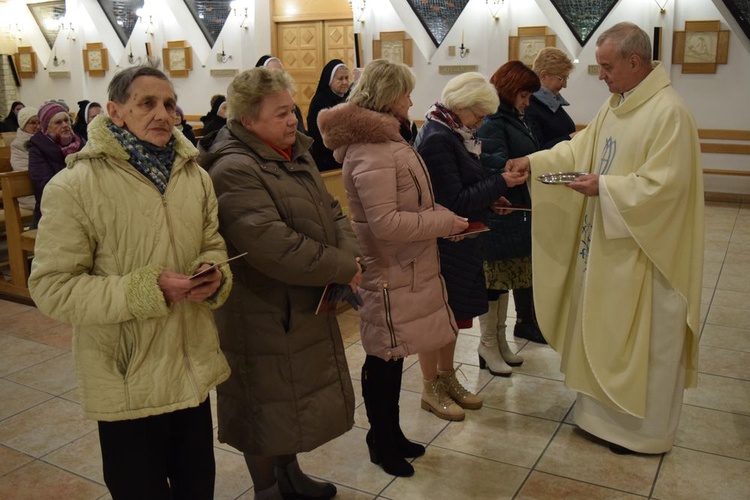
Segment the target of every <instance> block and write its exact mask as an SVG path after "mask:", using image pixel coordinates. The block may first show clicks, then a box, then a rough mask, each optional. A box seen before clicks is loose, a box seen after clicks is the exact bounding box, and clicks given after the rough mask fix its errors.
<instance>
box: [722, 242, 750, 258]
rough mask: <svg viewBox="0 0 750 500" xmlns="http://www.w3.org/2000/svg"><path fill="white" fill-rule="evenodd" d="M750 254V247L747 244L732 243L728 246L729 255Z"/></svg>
mask: <svg viewBox="0 0 750 500" xmlns="http://www.w3.org/2000/svg"><path fill="white" fill-rule="evenodd" d="M748 252H750V245H748V244H747V243H745V242H739V241H730V242H729V245H728V246H727V255H729V254H730V253H744V254H746V253H748Z"/></svg>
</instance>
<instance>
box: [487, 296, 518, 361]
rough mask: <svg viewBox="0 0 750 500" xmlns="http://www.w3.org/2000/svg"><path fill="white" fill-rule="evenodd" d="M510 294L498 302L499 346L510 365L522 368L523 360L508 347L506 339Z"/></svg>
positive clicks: (501, 297)
mask: <svg viewBox="0 0 750 500" xmlns="http://www.w3.org/2000/svg"><path fill="white" fill-rule="evenodd" d="M509 294H510V292H509V293H503V294H501V295H500V300H498V301H497V345H498V347H499V348H500V354H501V355H502V357H503V359H504V360H505V362H506V363H508V365H510V366H521V364H522V363H523V358H522V357H521V356H519V355H518V354H516V353H514V352H513V350H512V349H511V348H510V346H509V345H508V339H507V338H506V337H505V328H506V327H505V320H506V318H507V317H508V300H509V297H508V295H509ZM490 303H491V302H490Z"/></svg>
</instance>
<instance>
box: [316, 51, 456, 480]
mask: <svg viewBox="0 0 750 500" xmlns="http://www.w3.org/2000/svg"><path fill="white" fill-rule="evenodd" d="M413 89H414V75H413V74H412V72H411V70H410V69H409V68H408V67H407V66H404V65H403V64H394V63H392V62H389V61H386V60H384V59H377V60H375V61H373V62H371V63H370V64H368V65H367V66H366V67H365V69H364V72H363V73H362V76H361V77H360V79H359V82H358V83H357V86H356V87H355V88H354V90H353V91H352V94H351V96H350V97H349V101H348V102H347V103H344V104H340V105H339V106H336V107H334V108H331V109H329V110H325V111H321V113H320V118H319V119H318V124H319V125H320V131H321V133H322V136H323V140H324V141H325V144H326V147H328V148H330V149H331V150H332V151H333V154H334V157H335V158H336V160H337V161H339V162H340V163H342V165H343V172H342V173H343V179H344V187H345V188H346V195H347V198H348V199H349V207H350V210H351V218H352V225H353V227H354V232H355V233H356V235H357V238H358V240H359V245H360V248H361V250H362V253H363V254H364V260H365V264H366V265H365V271H364V273H363V275H362V282H361V283H360V294H361V295H362V298H363V299H364V306H362V308H361V311H360V319H361V326H360V329H361V334H362V345H363V347H364V349H365V352H366V353H367V357H366V359H365V364H364V366H363V367H362V396H363V397H364V400H365V407H366V408H367V417H368V419H369V421H370V432H368V433H367V446H368V448H369V450H370V460H371V461H372V462H373V463H377V464H379V465H381V466H382V467H383V470H384V471H385V472H387V473H389V474H392V475H394V476H411V475H412V474H414V468H413V467H412V465H411V464H410V463H409V462H407V461H406V460H405V459H406V458H414V457H418V456H420V455H422V454H424V452H425V449H424V446H422V445H420V444H417V443H413V442H411V441H409V440H407V439H406V437H404V434H403V432H402V431H401V428H400V426H399V406H398V401H399V394H400V390H401V371H402V369H403V363H404V358H405V357H406V356H408V355H409V354H417V353H421V352H430V351H435V350H436V349H439V348H441V347H442V346H444V345H446V344H449V343H451V342H453V341H454V340H455V339H456V334H457V333H458V329H457V327H456V322H455V321H454V319H453V314H452V313H451V310H450V307H449V306H448V301H447V293H446V290H445V286H444V285H443V279H442V277H441V276H440V263H439V258H438V250H437V242H436V239H437V238H439V237H441V236H449V235H452V234H457V233H460V232H461V231H463V230H464V229H465V228H466V227H467V226H468V222H466V219H465V218H463V217H461V216H458V215H456V214H454V213H453V212H451V211H449V210H447V209H446V208H444V207H442V206H440V205H438V204H437V203H435V199H434V197H433V195H432V188H431V186H430V177H429V173H428V171H427V168H426V166H425V164H424V162H423V161H422V159H421V158H420V157H419V155H418V154H417V152H416V151H415V150H414V149H413V148H412V147H411V146H410V145H409V143H408V142H407V140H406V139H405V137H408V134H409V125H408V124H409V108H410V107H411V104H412V103H411V97H410V94H411V92H412V90H413ZM440 390H441V383H440V381H439V380H438V379H437V378H436V379H435V380H432V381H426V382H425V391H426V392H429V393H430V394H431V397H432V398H433V399H434V400H437V398H438V391H440Z"/></svg>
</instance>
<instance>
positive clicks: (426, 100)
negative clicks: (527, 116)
mask: <svg viewBox="0 0 750 500" xmlns="http://www.w3.org/2000/svg"><path fill="white" fill-rule="evenodd" d="M26 1H27V0H10V2H8V3H7V4H5V7H6V9H5V10H6V12H7V11H8V8H10V12H11V14H10V16H11V19H12V20H13V22H19V24H20V25H21V28H22V31H23V33H24V39H23V41H22V42H21V44H22V45H27V44H32V45H33V46H34V49H35V51H36V52H37V54H38V55H39V56H40V58H41V61H42V65H41V66H45V67H46V69H42V67H41V66H40V68H39V73H38V74H37V76H36V78H35V79H33V80H24V82H23V86H22V88H21V89H20V98H21V100H22V101H24V102H25V103H26V104H38V103H40V102H41V101H43V100H45V99H50V98H63V99H65V100H66V101H67V102H68V103H70V104H71V105H75V102H76V101H78V100H79V99H82V98H87V99H90V100H99V101H105V100H106V84H107V82H108V81H109V78H111V76H112V75H113V74H114V72H115V71H117V69H118V66H119V67H125V66H128V65H129V63H128V61H127V56H128V49H127V47H123V46H122V44H121V43H120V41H119V39H118V38H117V36H116V34H115V32H114V30H113V29H112V28H111V26H110V25H109V22H108V21H107V20H106V18H105V16H104V14H103V13H102V12H101V10H100V9H99V6H98V4H97V2H96V1H95V0H68V2H67V5H68V10H69V11H71V12H75V13H76V17H77V18H78V19H80V21H79V22H78V27H77V28H76V30H77V36H76V40H75V41H72V40H70V39H65V38H64V37H58V40H57V42H56V44H55V49H56V54H57V56H58V59H65V61H66V63H65V65H64V67H61V66H58V67H56V68H55V67H53V66H52V58H53V56H54V54H55V51H54V50H53V51H50V50H49V47H48V46H47V44H46V42H45V41H44V39H43V37H42V35H41V33H40V32H39V30H38V29H37V28H36V26H35V24H34V22H33V18H32V17H31V15H30V14H28V9H27V8H26V6H25V5H24V4H25V3H26ZM355 3H356V2H355ZM146 4H147V7H148V8H154V9H155V11H156V12H157V15H156V16H155V19H156V21H155V30H154V35H149V34H146V33H145V30H144V29H143V26H141V25H138V26H136V28H135V30H134V31H133V35H132V37H131V41H130V46H131V47H132V50H133V53H134V55H135V56H136V57H139V56H143V55H144V52H145V49H144V43H145V42H146V41H150V42H151V44H152V47H153V48H154V50H155V54H156V55H158V56H159V57H160V56H161V47H163V46H164V45H166V42H167V41H172V40H187V41H188V42H189V44H190V45H191V46H193V51H194V52H193V68H194V69H193V71H192V72H191V73H190V76H189V77H188V78H186V79H174V83H175V88H176V91H177V93H178V96H179V103H180V105H181V106H182V107H183V109H184V110H185V112H186V113H188V114H203V113H205V112H206V111H207V110H208V101H209V98H210V96H211V95H213V94H215V93H224V92H225V91H226V87H227V85H228V84H229V82H230V81H231V78H229V77H223V78H218V77H211V76H210V70H211V69H228V68H232V69H239V70H243V69H246V68H250V67H252V66H253V65H254V64H255V61H256V60H257V58H258V57H260V56H261V55H263V54H265V53H268V51H269V50H270V46H271V40H270V36H271V20H270V6H269V1H267V0H266V1H263V0H257V1H254V0H248V4H249V5H250V8H249V10H248V12H249V18H248V23H247V24H248V25H249V29H247V30H244V29H242V28H240V27H239V23H240V21H241V18H237V17H234V16H232V15H231V14H230V17H229V19H228V21H227V23H226V25H225V26H224V29H223V31H222V32H221V35H220V36H219V39H218V41H217V43H216V45H215V47H214V48H213V49H212V48H210V47H208V44H207V43H206V42H205V39H204V37H203V35H202V34H201V33H200V30H199V29H198V27H197V25H196V24H195V22H194V21H193V19H192V16H191V15H190V13H189V12H188V10H187V8H186V7H185V6H184V2H182V1H181V0H164V1H158V0H146ZM666 8H667V12H666V13H664V14H662V13H660V12H659V8H658V6H657V5H656V2H654V0H620V1H619V2H618V3H617V4H616V6H615V7H614V8H613V9H612V11H611V12H610V13H609V15H608V17H607V19H605V21H604V23H603V24H602V26H600V28H599V30H598V31H597V32H596V33H594V34H593V35H592V37H591V38H590V39H589V41H588V43H587V44H586V46H585V47H581V46H580V45H579V44H578V42H577V41H576V39H575V38H574V37H573V35H572V34H571V33H570V30H569V29H568V28H567V26H566V25H565V23H564V22H563V20H562V18H561V17H560V15H559V14H558V13H557V11H556V10H555V8H554V7H553V6H552V3H551V2H550V0H505V1H504V2H503V4H502V6H501V9H500V20H499V21H495V20H494V19H493V18H492V17H491V15H490V12H489V11H488V9H487V6H486V3H485V0H471V1H470V2H469V4H468V5H467V7H466V9H465V10H464V12H463V13H462V15H461V17H460V18H459V19H458V20H457V22H456V24H455V25H454V26H453V29H452V30H451V31H450V32H449V33H448V35H447V37H446V39H445V41H444V42H443V44H442V45H441V46H440V47H435V46H434V44H432V42H431V41H430V40H429V37H427V35H426V34H425V32H424V29H423V27H422V26H421V24H420V23H419V21H418V20H417V19H416V16H415V15H414V14H413V13H412V12H411V11H410V10H409V9H408V5H407V4H406V0H369V1H368V2H367V8H366V10H365V12H364V16H363V20H364V21H365V22H364V23H357V22H355V31H358V32H359V33H360V35H361V43H362V47H363V50H364V55H365V61H370V60H371V59H372V40H373V39H376V38H379V33H380V32H381V31H406V32H407V34H408V35H409V36H410V37H411V38H413V39H414V40H415V50H414V65H413V69H414V71H415V73H416V74H417V87H416V89H415V92H414V93H413V95H412V99H413V101H414V107H413V108H412V113H411V114H412V117H413V118H421V117H422V116H423V115H424V112H425V111H426V110H427V108H428V107H429V106H430V105H431V104H432V103H433V102H435V101H436V100H437V99H438V98H439V97H440V93H441V91H442V88H443V86H444V85H445V83H446V82H447V81H448V80H449V79H450V76H445V75H440V74H439V73H438V66H440V65H457V64H458V65H464V64H465V65H477V66H478V67H479V71H480V72H482V73H484V74H485V75H487V76H490V75H491V74H492V73H493V72H494V71H495V69H497V68H498V67H499V66H500V65H501V64H503V63H504V62H506V61H507V59H508V36H509V35H516V34H517V30H518V27H519V26H538V25H546V26H548V27H549V28H550V29H551V31H552V32H554V33H555V34H556V35H557V39H558V47H560V48H563V49H565V50H567V51H568V52H569V53H570V54H571V56H572V57H574V58H578V59H579V64H578V67H577V68H576V69H575V70H574V71H573V73H572V74H571V77H570V80H569V82H568V88H567V89H566V90H565V91H564V95H565V97H566V98H567V99H568V101H570V102H571V106H570V108H569V112H570V114H571V116H573V118H574V120H575V121H576V122H577V123H586V122H588V120H590V119H591V118H592V117H593V115H594V114H595V113H596V110H597V109H598V108H599V106H600V105H601V104H602V103H603V102H604V100H605V99H606V98H607V97H608V92H607V88H606V86H605V85H604V84H603V83H601V82H599V80H598V77H597V76H596V75H589V74H587V66H588V65H590V64H596V59H595V56H594V54H595V44H594V42H595V40H596V37H597V36H598V33H599V32H601V31H602V30H603V29H606V28H607V27H609V26H611V25H613V24H615V23H617V22H620V21H631V22H635V23H637V24H639V25H640V26H641V27H642V28H643V29H644V30H645V31H646V32H647V33H649V34H651V33H653V28H654V27H655V26H661V27H662V28H663V32H662V39H663V42H662V54H663V57H662V59H663V60H664V64H665V66H666V69H667V70H668V72H669V74H670V75H671V77H672V82H673V85H674V87H675V88H676V89H677V90H678V91H679V92H680V93H681V94H682V96H683V97H684V98H685V100H686V102H687V103H688V105H689V106H690V107H691V108H692V110H693V112H694V114H695V117H696V121H697V123H698V126H699V127H700V128H723V129H742V130H750V105H748V104H747V103H748V100H747V97H746V94H747V90H746V89H747V87H748V85H750V41H748V40H747V38H746V37H745V34H744V33H742V32H741V31H740V30H739V29H738V28H737V26H736V23H735V22H734V21H733V20H732V19H731V16H729V15H728V13H727V12H726V11H725V9H724V7H723V4H722V2H721V0H668V1H667V6H666ZM712 19H718V20H720V21H721V23H722V27H724V28H725V29H732V34H731V38H730V42H729V62H728V64H726V65H720V66H719V67H718V70H717V73H716V74H711V75H683V74H682V73H681V69H682V67H681V66H680V65H672V64H671V62H670V61H671V49H672V36H673V33H674V31H675V30H684V26H685V20H712ZM462 32H463V33H464V43H465V45H466V46H467V47H468V48H469V49H470V51H469V53H468V55H467V56H466V57H465V58H463V59H462V58H460V57H459V56H458V55H456V56H448V46H450V45H454V46H458V45H460V43H461V34H462ZM86 42H103V43H104V44H105V46H106V47H107V48H108V49H109V52H110V61H109V62H110V71H109V72H108V73H107V77H105V78H100V79H94V78H88V76H86V75H84V72H83V62H82V55H81V51H82V49H83V48H84V47H85V45H86ZM222 43H223V46H224V50H225V52H226V53H227V54H230V55H231V56H232V59H231V60H229V61H228V62H227V63H224V64H222V63H219V62H217V60H216V53H217V52H221V47H222ZM160 67H161V68H162V69H163V65H161V66H160ZM49 70H57V71H60V70H66V71H70V72H71V78H70V79H54V80H53V79H51V78H50V77H49V74H48V71H49ZM703 159H704V165H705V167H706V168H726V169H735V170H750V161H749V159H748V156H747V155H745V156H741V155H704V158H703ZM706 189H707V190H709V191H722V192H741V193H750V179H746V178H733V177H717V176H707V178H706Z"/></svg>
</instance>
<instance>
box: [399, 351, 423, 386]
mask: <svg viewBox="0 0 750 500" xmlns="http://www.w3.org/2000/svg"><path fill="white" fill-rule="evenodd" d="M415 357H416V356H415ZM422 380H424V378H423V377H422V369H421V368H420V367H419V363H414V364H413V365H411V366H410V367H409V369H408V370H404V373H403V375H402V376H401V390H404V389H405V390H407V391H411V392H416V393H419V394H422Z"/></svg>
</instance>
